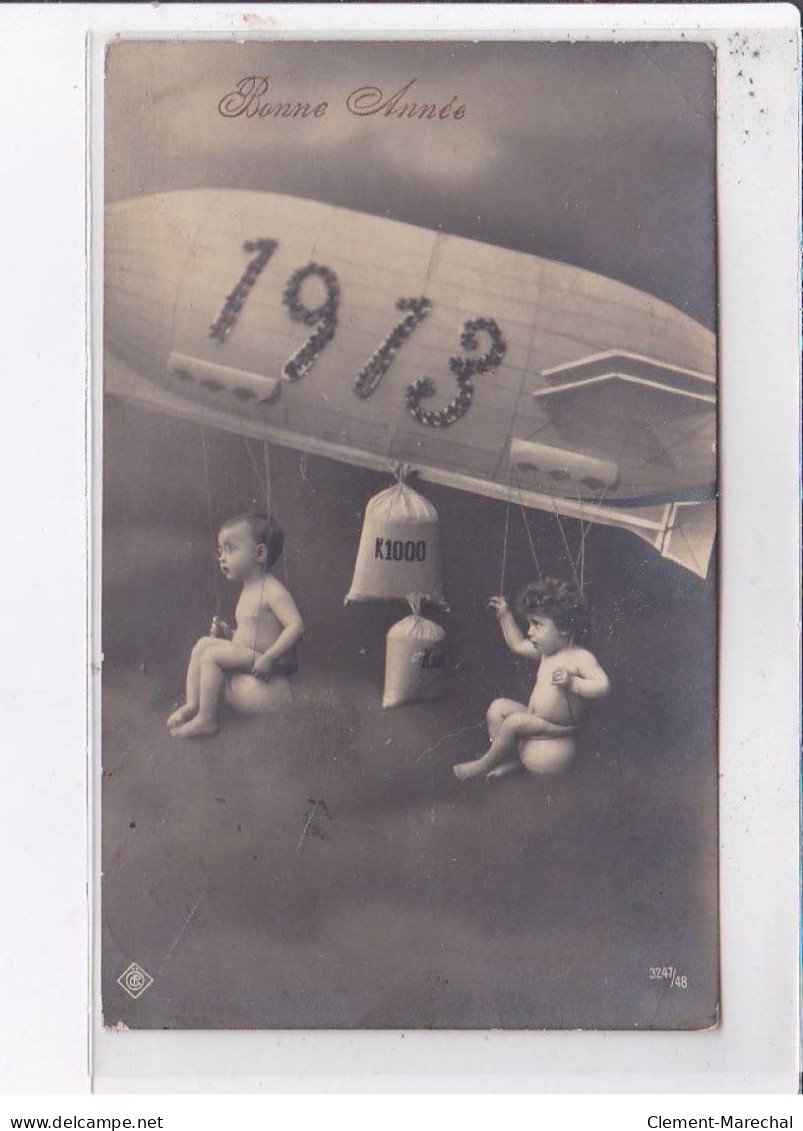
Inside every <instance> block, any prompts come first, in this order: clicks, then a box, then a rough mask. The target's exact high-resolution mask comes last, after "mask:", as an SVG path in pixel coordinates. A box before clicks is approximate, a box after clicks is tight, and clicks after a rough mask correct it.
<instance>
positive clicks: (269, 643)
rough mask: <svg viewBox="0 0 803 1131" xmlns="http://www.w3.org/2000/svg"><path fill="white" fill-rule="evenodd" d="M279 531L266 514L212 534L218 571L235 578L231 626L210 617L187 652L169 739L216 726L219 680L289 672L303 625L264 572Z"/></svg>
mask: <svg viewBox="0 0 803 1131" xmlns="http://www.w3.org/2000/svg"><path fill="white" fill-rule="evenodd" d="M283 546H284V532H283V531H282V529H281V527H280V526H278V524H277V523H276V522H274V521H273V519H272V518H270V517H269V516H268V515H266V514H261V513H253V514H244V515H238V516H236V517H235V518H230V519H228V520H227V521H226V522H225V523H224V524H223V526H222V528H221V531H220V534H219V535H218V560H219V562H220V570H221V572H222V574H223V576H224V577H225V578H227V579H228V580H229V581H236V582H239V583H241V585H242V592H241V593H240V598H239V600H238V602H237V608H236V610H235V614H234V616H235V622H236V627H235V628H234V629H232V628H230V627H229V625H227V624H226V623H225V622H224V621H222V620H221V619H220V618H219V617H214V618H213V620H212V626H211V628H210V635H209V636H204V637H202V638H201V639H200V640H199V641H198V643H197V644H196V645H195V647H194V648H193V650H192V654H191V655H190V662H189V667H188V668H187V693H186V702H185V703H184V705H183V706H182V707H179V709H178V710H177V711H174V712H173V714H172V715H171V716H170V718H169V719H168V720H167V725H168V727H169V729H170V733H171V734H172V735H173V737H174V738H198V737H200V736H202V735H207V734H214V733H215V731H217V729H218V722H217V716H218V709H219V707H220V701H221V699H222V697H223V694H224V691H225V688H226V681H227V680H228V679H229V678H230V677H231V675H233V674H234V673H236V672H248V673H250V674H251V675H254V676H256V677H257V678H258V679H262V680H269V679H271V678H272V677H273V676H277V675H291V674H292V673H293V672H294V671H295V670H296V656H295V646H296V644H298V642H299V640H300V639H301V637H302V636H303V635H304V623H303V621H302V620H301V615H300V613H299V611H298V609H297V607H296V603H295V601H294V600H293V598H292V596H291V594H290V593H289V591H288V589H287V587H286V586H284V585H283V584H282V583H281V581H279V579H278V578H277V577H275V576H274V574H273V573H272V572H271V570H272V568H273V566H274V565H275V563H276V562H277V561H278V559H279V557H280V556H281V553H282V549H283Z"/></svg>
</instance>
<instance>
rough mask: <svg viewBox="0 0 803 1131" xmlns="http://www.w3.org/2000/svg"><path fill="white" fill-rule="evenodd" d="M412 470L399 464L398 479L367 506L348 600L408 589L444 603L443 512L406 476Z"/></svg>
mask: <svg viewBox="0 0 803 1131" xmlns="http://www.w3.org/2000/svg"><path fill="white" fill-rule="evenodd" d="M407 474H408V472H407V469H406V468H400V469H399V471H398V472H397V475H398V482H397V483H395V484H394V485H393V486H392V487H388V488H387V490H385V491H380V492H379V494H378V495H374V497H373V498H372V499H371V500H370V501H369V503H368V505H367V507H366V508H365V518H364V520H363V527H362V534H361V535H360V545H359V548H358V550H357V561H356V564H355V566H354V576H353V578H352V581H351V588H350V589H349V592H348V596H347V597H346V604H347V605H348V604H349V603H350V602H351V601H386V600H391V599H393V598H394V597H397V598H401V599H402V600H404V599H406V597H407V594H408V593H423V594H425V596H427V597H428V598H430V599H432V600H434V601H436V602H437V603H439V604H443V603H444V599H443V593H442V589H443V582H442V581H441V548H440V530H439V526H438V512H437V511H436V510H435V508H434V507H433V505H432V503H430V502H429V500H428V499H425V498H424V496H423V495H419V494H418V492H417V491H414V490H413V489H412V487H410V486H409V485H408V484H407V483H406V482H405V478H406V475H407Z"/></svg>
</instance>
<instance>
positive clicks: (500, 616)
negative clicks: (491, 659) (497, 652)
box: [488, 597, 539, 660]
mask: <svg viewBox="0 0 803 1131" xmlns="http://www.w3.org/2000/svg"><path fill="white" fill-rule="evenodd" d="M488 608H489V609H491V611H492V612H494V613H495V614H496V619H497V620H498V621H499V627H500V628H501V629H502V635H503V636H504V638H505V643H506V644H507V646H508V648H509V649H510V651H511V652H515V653H516V655H517V656H526V657H527V658H528V659H529V660H534V659H535V658H536V657H537V656H538V654H539V653H538V649H537V648H536V646H535V645H534V644H533V643H532V642H531V641H529V640H528V639H527V637H526V636H525V635H524V633H523V632H522V631H521V629H520V628H519V626H518V625H517V624H516V618H515V617H514V616H513V614H512V613H511V611H510V606H509V605H508V603H507V601H506V600H505V598H504V597H491V599H490V601H489V602H488Z"/></svg>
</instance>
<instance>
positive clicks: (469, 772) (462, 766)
mask: <svg viewBox="0 0 803 1131" xmlns="http://www.w3.org/2000/svg"><path fill="white" fill-rule="evenodd" d="M484 772H485V766H484V765H483V762H482V759H481V758H477V760H476V761H474V762H460V763H458V765H456V766H452V773H453V774H454V776H455V777H456V778H458V779H459V780H460V781H465V780H466V779H467V778H477V777H479V776H480V774H482V773H484Z"/></svg>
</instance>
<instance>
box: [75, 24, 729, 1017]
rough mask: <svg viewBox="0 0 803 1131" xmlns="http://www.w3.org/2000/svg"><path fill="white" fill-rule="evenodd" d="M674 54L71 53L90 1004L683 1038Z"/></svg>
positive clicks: (705, 98)
mask: <svg viewBox="0 0 803 1131" xmlns="http://www.w3.org/2000/svg"><path fill="white" fill-rule="evenodd" d="M714 77H715V56H714V53H713V51H712V50H711V49H709V47H708V46H706V45H704V44H699V43H695V44H691V43H683V42H677V43H674V42H661V43H650V42H649V41H645V42H643V43H638V42H627V43H619V44H615V43H605V42H594V43H579V42H578V43H571V42H567V43H560V44H558V43H547V42H537V41H532V42H516V43H513V42H481V43H469V42H435V41H428V42H415V41H412V42H411V41H404V42H394V43H390V42H337V43H335V42H330V43H312V42H300V41H299V42H270V41H263V40H249V41H247V42H245V43H236V44H235V43H222V42H221V43H217V42H209V41H204V42H200V41H199V42H189V41H185V42H170V43H168V42H159V41H143V42H133V41H132V42H126V41H123V42H119V43H116V44H114V45H112V46H110V47H109V48H108V51H107V59H106V91H105V107H106V109H105V142H104V147H105V163H106V165H105V220H104V248H105V254H104V268H103V270H104V284H103V287H104V316H103V343H104V346H103V358H104V362H103V382H102V389H101V388H98V389H97V395H98V396H102V397H103V419H104V426H103V469H104V472H103V501H102V505H103V594H102V625H101V634H102V642H103V655H104V666H103V696H102V720H103V743H102V755H101V758H102V777H103V786H102V872H103V883H102V902H101V913H100V915H101V930H102V974H103V977H102V981H103V1005H102V1007H103V1017H104V1022H105V1024H107V1025H118V1024H121V1023H122V1024H124V1025H125V1026H127V1027H129V1028H144V1029H148V1028H175V1029H192V1028H207V1029H208V1028H223V1029H225V1028H265V1029H271V1028H273V1029H276V1028H291V1029H298V1028H335V1029H349V1028H355V1029H360V1028H362V1029H366V1028H371V1029H376V1028H385V1029H388V1028H392V1029H404V1028H428V1029H434V1028H438V1029H455V1028H466V1029H469V1028H471V1029H495V1028H513V1029H545V1028H554V1029H578V1028H589V1029H633V1030H643V1029H706V1028H710V1027H712V1026H714V1025H716V1024H717V1021H718V1016H719V997H718V961H719V959H718V951H717V857H716V849H717V795H716V782H717V751H716V725H715V719H716V553H715V551H716V519H717V392H718V390H717V339H716V322H715V311H716V307H717V303H716V286H715V244H716V217H715V148H714V143H715V132H714V131H715V118H714ZM347 597H348V601H346V598H347ZM411 607H412V608H413V610H414V612H415V618H416V620H415V623H416V624H418V623H419V622H420V623H421V624H424V625H427V626H428V632H429V635H427V634H426V633H425V634H423V635H421V640H422V641H423V643H421V644H420V646H417V645H416V640H417V639H418V638H417V637H416V636H415V634H412V635H411V637H410V640H409V641H408V643H409V645H410V646H409V647H406V646H405V648H404V649H403V650H402V651H401V652H399V651H398V649H397V650H396V652H393V665H394V670H393V672H392V673H390V675H389V673H388V671H387V670H386V664H387V663H389V662H390V656H391V652H392V648H391V644H392V643H393V641H394V640H395V639H396V637H395V636H394V635H393V633H394V632H395V633H396V635H398V630H397V629H394V625H395V626H398V622H400V621H401V620H402V618H404V617H405V615H409V612H410V608H411ZM423 617H426V618H427V619H420V620H419V618H423ZM410 620H411V623H412V621H413V618H410ZM389 633H390V636H389ZM419 635H420V634H419ZM430 639H433V640H436V641H437V644H438V646H437V657H436V660H437V662H435V660H433V656H434V652H433V649H432V647H431V646H430V647H427V641H428V640H430ZM397 653H398V654H397ZM399 665H402V667H399ZM433 667H436V668H437V671H436V672H434V674H433V670H431V669H433ZM397 669H398V670H397ZM402 669H403V670H402ZM389 678H390V679H392V681H393V682H394V686H395V683H396V682H398V683H399V686H404V687H405V688H408V689H410V690H409V693H405V695H402V696H392V697H390V698H388V696H387V693H386V690H385V689H386V688H387V686H388V679H389ZM422 689H425V690H422ZM432 689H435V690H432ZM391 704H392V705H391Z"/></svg>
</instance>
